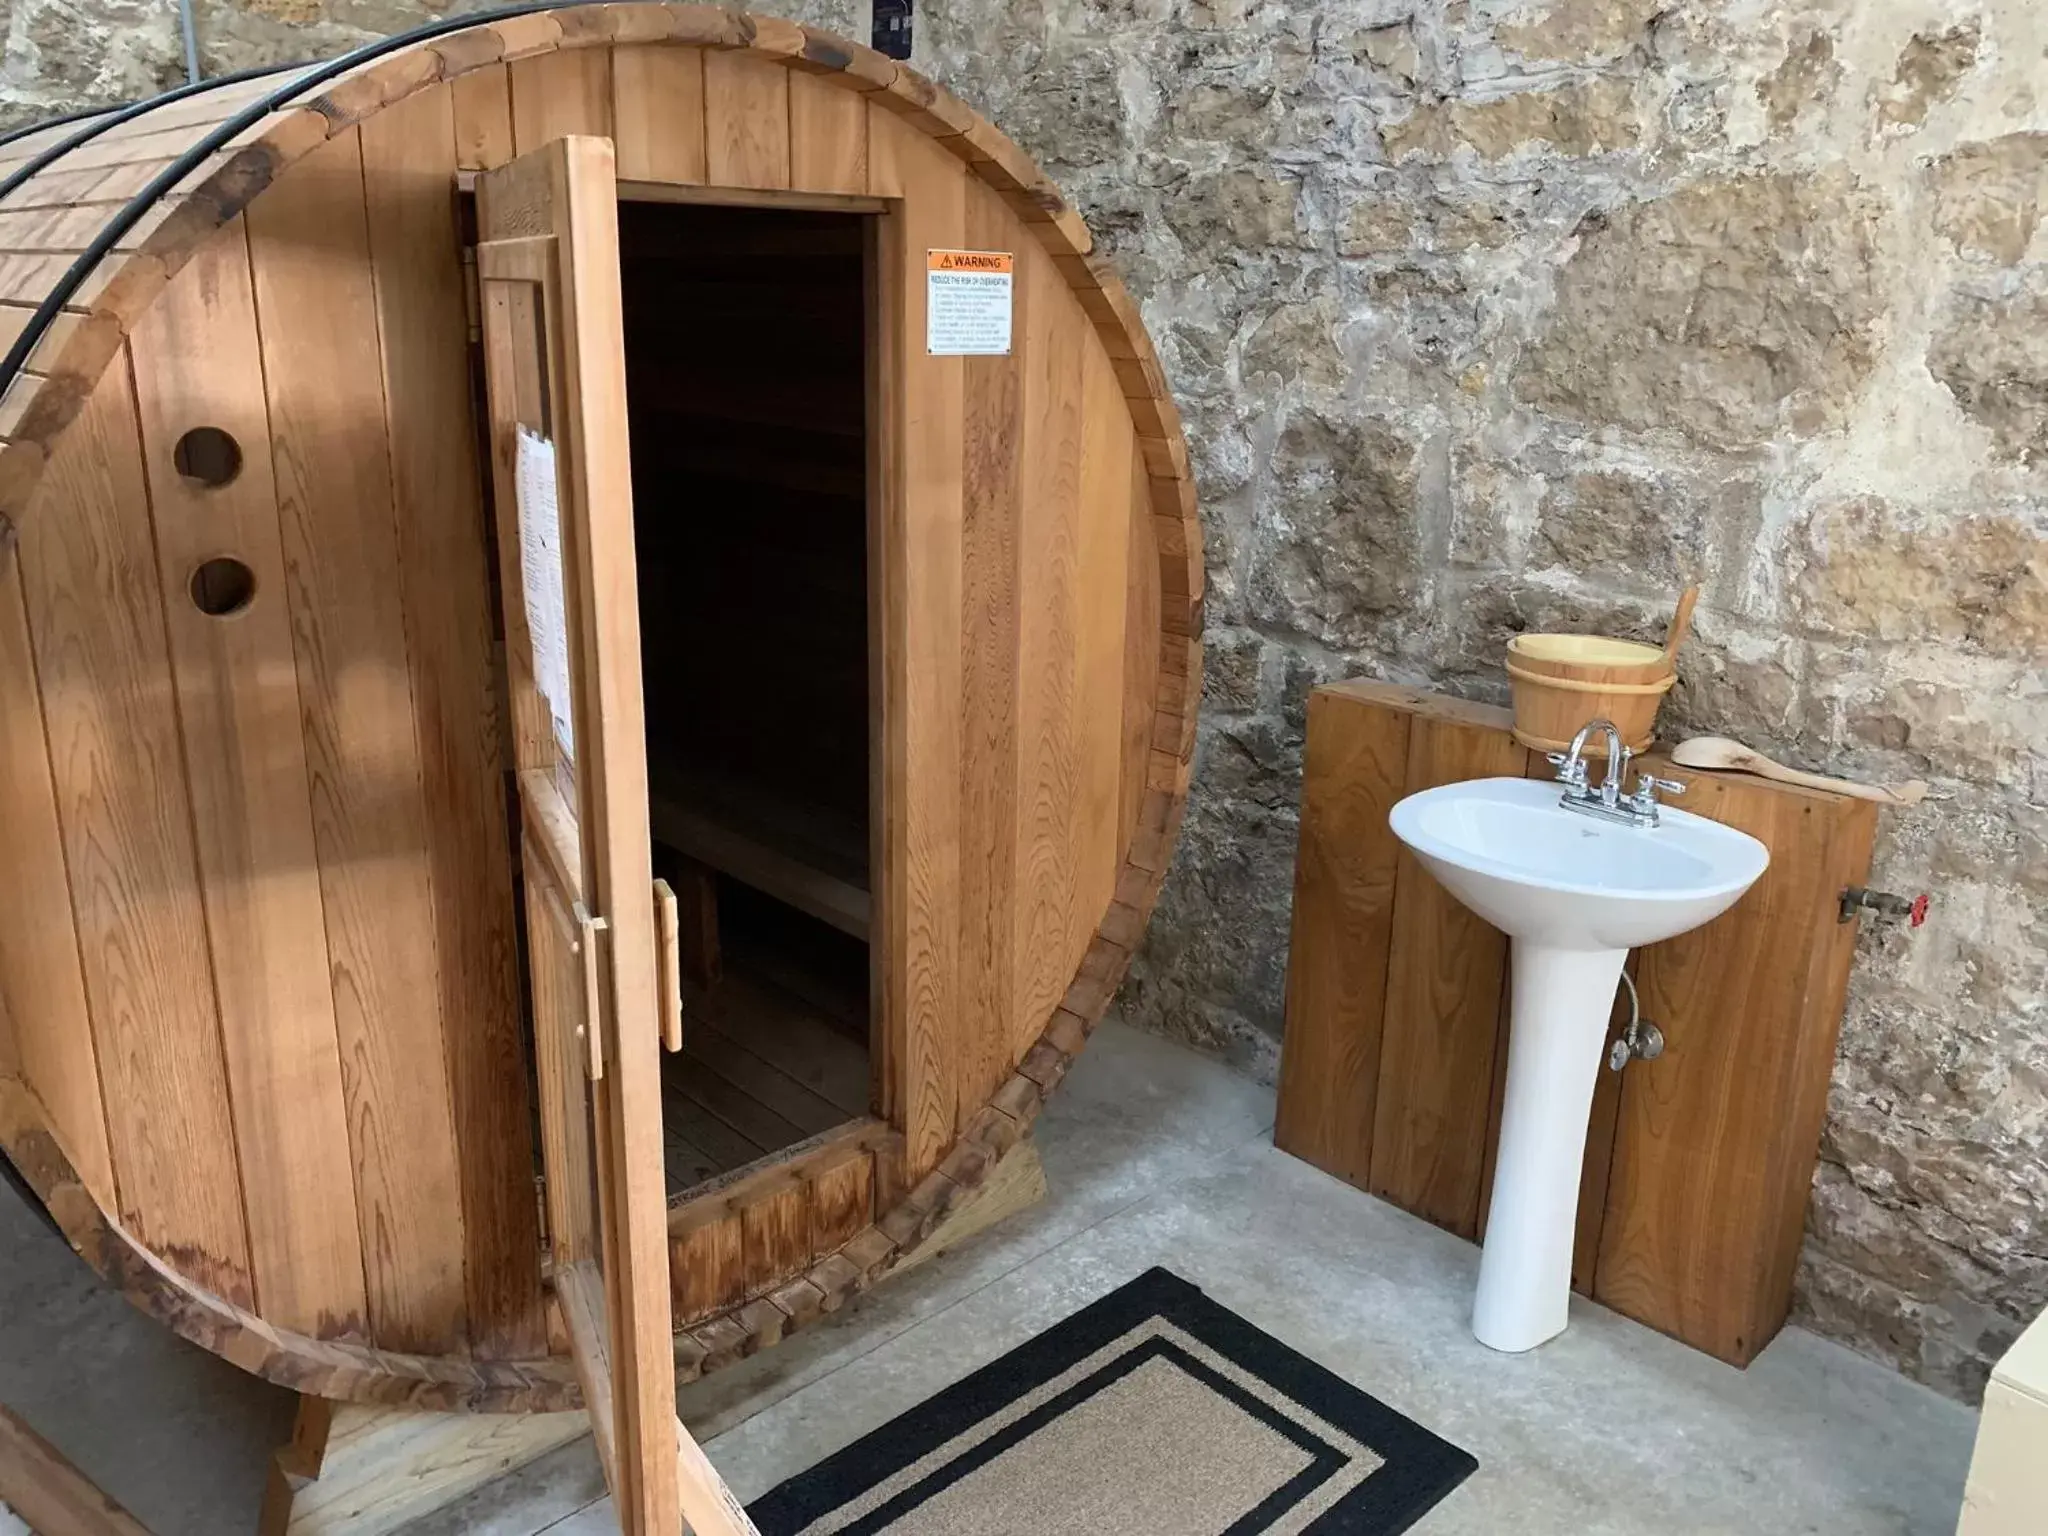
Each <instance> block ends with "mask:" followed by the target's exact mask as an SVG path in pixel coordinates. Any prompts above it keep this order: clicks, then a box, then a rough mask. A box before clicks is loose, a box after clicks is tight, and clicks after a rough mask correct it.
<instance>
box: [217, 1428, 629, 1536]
mask: <svg viewBox="0 0 2048 1536" xmlns="http://www.w3.org/2000/svg"><path fill="white" fill-rule="evenodd" d="M589 1432H590V1416H589V1415H588V1414H586V1413H582V1412H576V1413H421V1412H416V1411H414V1410H412V1409H408V1408H372V1407H369V1406H367V1405H365V1404H361V1403H335V1402H330V1401H328V1400H327V1399H326V1398H323V1397H301V1398H300V1399H299V1415H298V1419H297V1422H296V1423H294V1424H293V1426H292V1438H291V1440H290V1442H289V1443H288V1444H286V1445H285V1446H283V1447H281V1448H280V1449H279V1450H278V1452H277V1454H276V1457H275V1458H274V1459H273V1461H272V1463H271V1469H270V1482H269V1486H268V1487H267V1488H266V1489H265V1490H264V1495H263V1512H262V1516H261V1519H260V1520H259V1522H258V1524H257V1531H258V1533H259V1536H383V1533H384V1532H387V1531H396V1530H398V1529H400V1528H401V1527H403V1526H405V1525H407V1524H409V1523H410V1522H412V1521H414V1520H418V1519H420V1518H421V1517H422V1516H424V1515H428V1514H431V1513H432V1512H433V1511H435V1510H437V1509H445V1508H447V1507H448V1506H449V1505H450V1504H453V1503H454V1502H455V1501H456V1500H457V1499H459V1498H461V1497H463V1496H464V1495H465V1494H468V1493H472V1492H474V1491H475V1490H476V1489H478V1488H481V1487H483V1486H484V1484H486V1483H488V1482H491V1481H492V1480H493V1479H496V1478H500V1477H503V1476H505V1475H506V1474H507V1473H509V1472H512V1471H515V1470H517V1469H518V1468H520V1467H523V1466H525V1465H526V1464H527V1463H528V1462H531V1461H536V1460H538V1459H539V1458H540V1457H542V1456H544V1455H546V1454H547V1453H548V1452H549V1451H552V1450H554V1449H555V1448H556V1447H557V1446H562V1445H567V1444H568V1443H569V1442H570V1441H571V1440H574V1439H576V1438H577V1437H579V1436H581V1435H585V1434H588V1433H589Z"/></svg>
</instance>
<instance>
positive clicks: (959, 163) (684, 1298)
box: [0, 4, 1202, 1422]
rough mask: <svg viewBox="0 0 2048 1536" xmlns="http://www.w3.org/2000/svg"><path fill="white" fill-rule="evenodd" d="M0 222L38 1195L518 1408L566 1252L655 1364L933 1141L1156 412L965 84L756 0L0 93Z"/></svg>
mask: <svg viewBox="0 0 2048 1536" xmlns="http://www.w3.org/2000/svg"><path fill="white" fill-rule="evenodd" d="M0 226H4V239H0V343H5V344H6V345H8V346H9V348H10V350H9V353H8V356H7V358H6V361H5V363H4V364H0V388H4V394H0V438H4V446H0V826H4V828H5V829H6V831H5V844H6V849H7V852H6V855H5V857H6V860H7V868H6V877H5V878H4V879H0V1146H4V1148H5V1150H6V1153H7V1155H8V1157H9V1159H10V1160H11V1161H12V1162H13V1163H14V1164H15V1165H16V1167H17V1169H18V1170H19V1171H20V1173H21V1174H22V1175H23V1176H24V1177H25V1179H26V1180H27V1182H28V1183H29V1184H30V1186H31V1187H32V1188H33V1189H34V1190H35V1191H36V1192H37V1194H38V1195H39V1196H40V1197H41V1199H42V1200H43V1202H44V1203H45V1204H46V1206H47V1207H48V1209H49V1211H50V1212H51V1214H52V1215H53V1216H54V1217H55V1219H56V1221H57V1222H58V1223H59V1225H60V1226H61V1227H62V1229H63V1230H64V1232H65V1233H66V1234H67V1235H68V1237H69V1239H70V1240H71V1242H72V1243H73V1244H74V1245H75V1246H76V1247H77V1248H78V1249H79V1250H80V1252H81V1253H83V1254H84V1255H85V1256H86V1257H87V1258H88V1259H89V1260H90V1261H91V1262H92V1263H93V1264H94V1265H96V1266H97V1267H98V1268H99V1269H100V1270H101V1271H102V1272H103V1273H104V1274H105V1275H106V1276H107V1277H108V1278H109V1279H110V1280H112V1281H113V1282H114V1283H115V1284H116V1285H118V1286H120V1287H121V1288H122V1289H123V1290H124V1291H125V1292H126V1293H127V1294H128V1295H129V1296H130V1297H131V1298H133V1300H134V1301H135V1302H136V1303H137V1304H138V1305H139V1306H141V1307H142V1308H144V1309H145V1310H147V1311H148V1312H150V1313H151V1314H152V1315H154V1316H156V1317H157V1318H159V1319H161V1320H162V1321H163V1322H164V1323H166V1324H168V1325H169V1326H170V1327H172V1328H174V1329H175V1330H177V1331H178V1332H179V1333H181V1334H183V1335H184V1336H185V1337H187V1338H189V1339H192V1340H194V1341H196V1342H197V1343H199V1344H202V1345H204V1346H205V1347H207V1348H209V1349H212V1350H214V1351H216V1352H217V1353H219V1354H221V1355H223V1356H225V1357H226V1358H227V1359H229V1360H231V1361H234V1362H235V1363H237V1364H239V1365H241V1366H244V1367H245V1368H247V1369H249V1370H252V1371H255V1372H257V1373H259V1374H261V1375H263V1376H265V1377H268V1378H269V1379H271V1380H273V1381H276V1382H279V1383H282V1384H284V1385H287V1386H290V1387H293V1388H296V1389H299V1390H301V1391H304V1392H309V1393H316V1394H319V1395H322V1396H326V1397H331V1398H345V1399H356V1400H360V1401H366V1402H375V1403H402V1404H411V1405H415V1406H420V1407H445V1408H469V1409H489V1410H518V1409H531V1408H548V1407H559V1406H566V1405H570V1404H573V1403H574V1402H576V1401H578V1400H579V1394H580V1388H579V1384H578V1375H577V1370H576V1368H575V1366H574V1364H573V1363H572V1356H573V1355H575V1348H574V1346H575V1343H576V1339H577V1337H578V1334H577V1329H578V1327H579V1319H581V1320H582V1322H583V1323H586V1324H587V1323H588V1321H589V1319H588V1316H587V1315H586V1314H587V1313H588V1312H589V1311H590V1310H592V1309H595V1310H598V1311H604V1310H606V1309H608V1310H609V1314H610V1319H611V1320H610V1326H611V1327H612V1328H613V1329H614V1330H615V1331H614V1334H613V1338H614V1340H615V1341H616V1340H617V1339H618V1338H619V1337H620V1336H621V1335H620V1333H619V1332H618V1330H624V1332H625V1334H626V1335H627V1336H628V1337H629V1338H630V1336H631V1334H632V1331H633V1330H634V1329H640V1330H642V1331H644V1330H645V1329H646V1328H647V1326H648V1325H649V1324H650V1321H651V1320H656V1319H658V1322H659V1325H660V1333H661V1347H662V1349H663V1351H664V1352H667V1351H668V1350H670V1349H671V1348H672V1350H673V1355H674V1359H675V1361H676V1365H677V1370H678V1375H679V1376H680V1377H681V1378H682V1379H688V1377H689V1376H690V1375H692V1374H695V1373H696V1372H699V1371H702V1370H706V1369H710V1368H712V1367H715V1366H717V1365H720V1364H723V1363H725V1362H727V1361H729V1360H731V1359H734V1358H736V1357H737V1356H738V1355H740V1354H742V1353H745V1352H749V1351H751V1350H752V1349H754V1348H756V1347H759V1346H760V1345H763V1344H767V1343H772V1342H774V1340H775V1339H776V1338H778V1337H779V1336H780V1335H781V1334H782V1333H783V1332H785V1331H787V1330H789V1329H791V1328H794V1327H797V1326H800V1325H801V1324H802V1323H804V1322H805V1321H807V1320H808V1319H810V1318H812V1317H814V1316H815V1315H817V1314H818V1313H820V1312H822V1311H827V1310H830V1309H832V1308H833V1307H835V1306H837V1305H838V1304H839V1302H840V1301H841V1300H842V1299H843V1298H844V1297H845V1296H846V1295H848V1294H849V1293H850V1292H851V1291H853V1290H855V1289H857V1288H859V1287H861V1286H863V1285H865V1284H866V1283H868V1281H870V1280H871V1279H873V1278H875V1277H876V1276H878V1275H880V1274H881V1273H882V1272H884V1271H885V1270H887V1269H888V1268H889V1267H891V1266H892V1265H893V1264H895V1263H896V1262H898V1261H899V1259H901V1258H902V1257H903V1256H905V1255H906V1254H908V1253H910V1252H911V1251H913V1250H914V1249H915V1248H916V1247H917V1246H918V1244H919V1243H920V1242H921V1241H922V1240H923V1239H924V1238H925V1237H926V1235H927V1234H928V1233H929V1232H930V1231H931V1230H932V1228H933V1226H934V1225H935V1223H937V1222H938V1221H939V1220H940V1219H941V1218H943V1217H944V1216H945V1215H946V1214H947V1213H948V1212H949V1211H950V1210H952V1209H954V1208H956V1207H957V1206H958V1205H959V1204H960V1203H961V1202H962V1201H963V1200H964V1199H966V1198H968V1197H970V1196H971V1195H973V1193H974V1192H975V1191H976V1190H977V1189H978V1188H979V1186H980V1184H981V1182H982V1180H983V1179H984V1178H985V1177H986V1176H987V1174H988V1171H989V1169H990V1168H991V1167H992V1166H993V1165H994V1164H995V1163H996V1161H997V1160H998V1159H999V1158H1000V1157H1001V1156H1002V1155H1003V1154H1004V1153H1005V1152H1006V1150H1008V1149H1009V1148H1010V1147H1012V1146H1013V1145H1014V1144H1016V1143H1017V1141H1018V1139H1019V1138H1020V1137H1021V1136H1023V1135H1024V1133H1025V1132H1027V1131H1028V1129H1029V1128H1030V1126H1031V1124H1032V1121H1033V1118H1034V1117H1035V1115H1036V1114H1037V1112H1038V1109H1039V1106H1040V1104H1041V1102H1042V1099H1043V1097H1044V1095H1045V1094H1046V1093H1047V1092H1049V1091H1050V1090H1051V1089H1052V1088H1053V1087H1054V1086H1055V1085H1056V1084H1057V1083H1058V1081H1059V1079H1060V1076H1061V1074H1062V1073H1063V1072H1064V1071H1065V1070H1066V1067H1067V1064H1068V1062H1069V1061H1070V1059H1071V1058H1072V1057H1073V1055H1074V1053H1075V1052H1077V1051H1078V1050H1079V1049H1080V1047H1081V1045H1082V1043H1083V1042H1084V1041H1085V1039H1086V1038H1087V1035H1088V1033H1089V1030H1090V1029H1091V1027H1092V1026H1093V1025H1094V1024H1095V1022H1096V1021H1097V1019H1098V1018H1099V1017H1100V1016H1101V1014H1102V1013H1103V1011H1104V1009H1105V1007H1106V1006H1107V1004H1108V1001H1109V999H1110V996H1111V994H1112V992H1113V991H1114V989H1115V988H1116V986H1117V984H1118V981H1119V979H1120V977H1121V976H1122V975H1123V973H1124V969H1125V966H1126V964H1127V963H1128V960H1129V957H1130V954H1131V950H1132V947H1133V946H1134V945H1135V944H1136V943H1137V941H1138V938H1139V935H1140V932H1141V930H1142V928H1143V926H1144V923H1145V920H1146V917H1147V914H1148V912H1149V911H1150V909H1151V906H1152V904H1153V901H1154V898H1155V896H1156V894H1157V891H1158V888H1159V884H1160V880H1161V878H1162V875H1163V872H1164V870H1165V868H1166V862H1167V856H1168V851H1169V849H1170V846H1171V844H1172V841H1173V837H1174V834H1175V830H1176V827H1177V825H1178V821H1179V817H1180V814H1181V809H1182V804H1183V801H1184V798H1185V795H1186V792H1187V784H1188V765H1189V759H1190V756H1191V753H1192V746H1193V741H1194V720H1195V701H1196V697H1197V694H1198V692H1199V676H1200V645H1199V640H1198V636H1199V634H1200V631H1201V591H1202V561H1201V552H1200V535H1199V529H1198V525H1197V522H1196V517H1195V510H1194V494H1193V489H1192V484H1191V481H1190V477H1189V471H1188V460H1187V453H1186V449H1185V446H1184V444H1183V441H1182V437H1181V432H1180V427H1179V423H1178V418H1177V416H1176V414H1175V411H1174V407H1173V405H1172V403H1171V401H1170V400H1169V398H1168V396H1167V392H1166V389H1165V387H1164V385H1163V383H1162V380H1161V375H1160V370H1159V367H1158V364H1157V361H1156V359H1155V357H1154V354H1153V350H1152V347H1151V345H1150V343H1149V341H1148V340H1147V338H1146V335H1145V332H1144V329H1143V326H1142V324H1141V323H1140V321H1139V318H1138V315H1137V311H1136V308H1135V306H1134V305H1133V304H1132V302H1131V301H1130V299H1129V298H1128V297H1127V296H1126V294H1125V292H1124V290H1123V288H1122V287H1121V286H1120V285H1119V283H1118V282H1117V279H1116V277H1115V275H1114V274H1113V272H1112V271H1111V270H1110V268H1109V266H1108V264H1107V263H1106V262H1105V261H1104V260H1103V259H1102V258H1100V257H1099V256H1097V255H1095V254H1093V253H1092V251H1091V245H1090V239H1089V235H1088V231H1087V228H1086V227H1085V225H1084V224H1083V222H1082V220H1081V218H1080V217H1079V216H1078V215H1077V214H1076V213H1075V212H1074V211H1073V210H1072V209H1071V208H1070V207H1068V206H1067V204H1066V203H1065V202H1064V201H1062V199H1061V197H1060V195H1059V193H1058V192H1057V191H1056V190H1055V189H1054V188H1053V186H1052V185H1051V184H1050V183H1049V182H1048V181H1047V180H1046V179H1045V177H1044V176H1042V175H1041V174H1040V173H1039V172H1038V171H1037V170H1036V169H1035V168H1034V167H1033V166H1032V164H1031V163H1030V161H1029V160H1028V159H1027V158H1026V157H1025V156H1024V155H1023V154H1022V153H1021V152H1020V151H1019V150H1018V149H1017V148H1016V146H1015V145H1013V144H1012V143H1011V142H1010V141H1009V140H1008V139H1006V138H1005V137H1003V135H1002V134H1001V133H999V132H998V131H996V130H995V129H994V128H992V127H990V126H989V125H988V124H987V123H985V122H983V121H982V120H981V119H980V118H979V117H978V116H976V114H975V113H973V112H972V111H970V110H968V109H967V108H966V107H965V106H963V105H962V104H961V103H960V102H959V101H957V100H956V99H954V98H953V97H952V96H950V95H948V94H947V93H946V92H945V91H943V90H941V89H939V88H938V87H937V86H935V85H933V84H932V83H931V82H930V81H927V80H925V79H923V78H921V77H920V76H918V75H917V74H915V73H914V72H912V71H911V70H909V69H908V68H906V67H903V66H900V65H898V64H896V63H894V62H892V61H890V60H888V59H886V58H883V57H881V56H880V55H878V54H876V53H874V52H872V51H870V50H868V49H865V48H862V47H858V46H856V45H853V44H850V43H847V42H844V41H842V40H840V39H838V38H834V37H830V36H827V35H824V34H821V33H818V32H815V31H810V30H807V29H805V28H802V27H799V26H796V25H793V24H791V23H788V22H784V21H775V20H770V19H768V18H765V17H754V16H749V15H746V14H744V13H739V12H732V11H721V10H714V9H710V8H707V7H700V6H690V5H663V4H628V5H579V6H570V7H562V8H526V9H520V10H517V11H508V12H504V13H499V14H496V15H493V16H484V17H476V16H470V17H464V18H459V19H455V20H450V21H447V22H443V23H439V24H436V25H435V26H432V27H429V28H427V29H425V30H423V31H421V32H418V33H414V34H412V35H410V36H408V37H405V38H400V39H394V40H391V41H388V42H385V43H381V44H378V45H374V46H373V47H371V48H368V49H365V50H361V51H360V52H359V53H358V54H356V55H352V56H351V57H350V58H349V59H347V60H341V61H337V62H335V63H333V64H328V65H321V66H312V67H295V68H294V69H291V70H286V71H276V72H269V73H262V74H257V75H253V76H248V77H242V78H237V79H233V80H226V81H220V82H213V83H210V84H205V85H202V86H199V87H196V88H188V89H185V90H180V91H175V92H172V93H171V94H169V95H167V96H164V97H162V98H160V99H158V100H156V101H154V102H150V103H145V104H141V105H138V106H134V107H129V108H123V109H119V110H115V111H109V112H104V113H100V114H97V115H92V116H87V117H83V118H77V119H72V120H69V121H66V122H63V123H59V124H52V125H47V126H44V127H41V128H38V129H34V130H31V131H27V132H24V133H19V134H16V135H15V136H13V137H12V138H10V139H8V140H6V141H5V142H4V144H0ZM946 252H966V253H993V254H996V255H1000V256H1003V257H1006V258H1009V260H1008V261H1007V262H1006V263H995V264H990V270H994V269H995V267H997V266H1004V265H1006V266H1008V268H1009V271H1010V285H1009V297H1008V301H1007V312H1008V320H1009V324H1010V343H1009V345H1008V347H1007V350H1005V351H1000V352H981V353H975V352H972V351H971V350H969V351H967V352H962V351H961V350H959V346H960V345H966V346H967V347H969V348H970V349H971V347H972V346H975V345H981V344H983V343H985V342H986V340H987V337H986V334H985V332H986V328H987V325H988V324H989V323H992V322H990V319H989V317H990V316H991V315H992V314H994V313H995V311H993V310H991V309H989V308H988V307H987V306H988V304H990V303H993V302H994V301H993V300H992V299H990V298H988V296H987V295H986V294H983V295H982V296H981V298H979V299H977V300H976V302H977V303H979V304H981V305H982V306H983V307H982V308H980V309H978V310H976V311H975V316H978V317H979V318H978V319H975V317H974V316H970V319H973V320H974V323H975V324H976V325H979V326H981V327H982V330H981V331H980V332H977V334H978V335H981V337H982V340H981V341H980V342H976V341H973V340H972V339H970V341H969V342H967V343H965V344H957V343H956V342H954V341H953V340H950V339H949V337H950V336H951V333H947V334H946V335H940V334H939V332H938V331H935V330H934V328H933V321H934V317H933V315H932V314H931V313H930V312H929V305H930V298H929V296H930V295H931V294H932V293H934V292H939V291H941V288H940V287H936V286H935V279H934V278H933V276H932V274H933V272H934V271H935V270H939V271H946V272H950V271H953V270H955V269H956V268H957V267H958V266H959V265H960V264H959V263H958V262H957V261H954V260H953V259H952V258H944V259H941V257H939V256H937V255H934V254H933V253H946ZM979 259H980V258H977V260H979ZM967 265H968V266H969V267H972V266H973V265H974V263H972V262H970V263H968V264H967ZM955 291H957V290H955V289H945V290H944V291H943V292H942V293H941V302H942V303H945V304H950V303H951V302H952V300H951V299H950V298H949V297H948V295H949V294H951V293H953V292H955ZM946 313H948V314H950V313H951V311H950V310H948V311H947V312H946ZM940 318H941V319H944V318H945V316H944V315H942V316H940ZM973 328H974V327H973V326H972V325H970V327H969V329H970V330H972V329H973ZM935 341H936V342H937V343H938V344H937V345H936V347H935V346H934V342H935ZM549 464H552V465H553V471H552V474H550V472H549V470H548V469H547V465H549ZM550 519H552V521H550ZM551 540H552V543H551V542H550V541H551ZM537 572H538V574H536V573H537ZM550 604H552V605H553V606H552V607H550ZM551 711H552V712H551ZM657 879H658V881H659V883H658V884H657V883H656V882H657ZM677 999H679V1001H677ZM677 1033H680V1036H681V1039H680V1047H681V1048H680V1050H677V1051H675V1052H674V1053H673V1054H667V1053H664V1052H663V1051H662V1048H661V1047H662V1041H661V1036H663V1035H664V1034H667V1035H670V1036H671V1037H673V1036H675V1035H676V1034H677ZM669 1043H670V1044H675V1043H676V1042H675V1041H674V1039H673V1038H672V1039H671V1040H670V1041H669ZM537 1111H538V1112H537ZM586 1111H587V1113H586ZM536 1123H538V1127H539V1129H538V1133H537V1132H536V1129H535V1127H536ZM537 1185H538V1193H537ZM594 1193H595V1195H596V1196H597V1199H596V1204H595V1205H593V1203H592V1199H593V1194H594ZM606 1223H609V1225H607V1224H606ZM593 1274H596V1275H598V1277H599V1278H601V1279H602V1281H603V1282H604V1283H603V1285H602V1286H598V1287H597V1288H595V1289H592V1288H590V1287H586V1286H584V1285H583V1283H582V1282H583V1280H585V1279H588V1278H589V1277H590V1276H591V1275H593ZM551 1295H552V1296H553V1297H554V1298H555V1299H556V1300H557V1301H559V1302H560V1303H561V1305H560V1308H559V1310H551V1309H550V1301H549V1298H550V1296H551ZM579 1309H581V1310H579ZM614 1364H615V1365H616V1364H618V1362H617V1361H616V1360H615V1361H614ZM652 1390H653V1389H650V1391H652ZM622 1400H623V1399H622ZM653 1400H654V1399H653V1397H652V1396H650V1397H649V1398H648V1401H649V1402H652V1401H653ZM622 1422H623V1421H622Z"/></svg>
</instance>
